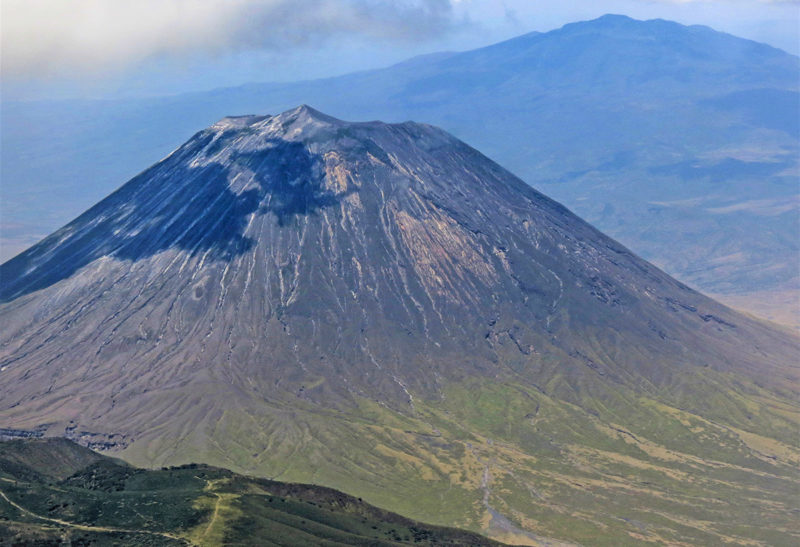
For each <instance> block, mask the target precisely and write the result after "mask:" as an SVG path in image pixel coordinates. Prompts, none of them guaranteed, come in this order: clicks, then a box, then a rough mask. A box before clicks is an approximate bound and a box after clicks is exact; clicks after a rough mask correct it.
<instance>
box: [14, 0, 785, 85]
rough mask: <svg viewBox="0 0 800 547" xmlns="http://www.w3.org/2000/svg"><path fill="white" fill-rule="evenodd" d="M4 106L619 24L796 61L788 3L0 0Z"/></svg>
mask: <svg viewBox="0 0 800 547" xmlns="http://www.w3.org/2000/svg"><path fill="white" fill-rule="evenodd" d="M0 6H2V13H0V25H2V28H0V31H1V33H0V34H1V36H2V50H1V51H2V60H1V61H2V62H1V63H0V71H1V74H0V75H1V76H2V95H3V98H4V99H10V98H39V97H44V98H46V97H66V96H77V97H82V96H86V97H89V96H119V95H140V94H157V93H178V92H182V91H191V90H201V89H209V88H214V87H221V86H230V85H237V84H241V83H245V82H252V81H276V80H297V79H303V78H313V77H321V76H329V75H334V74H340V73H344V72H349V71H352V70H359V69H365V68H373V67H379V66H384V65H387V64H390V63H393V62H397V61H400V60H403V59H405V58H408V57H410V56H413V55H417V54H421V53H426V52H431V51H441V50H464V49H471V48H474V47H480V46H483V45H486V44H489V43H492V42H496V41H499V40H503V39H506V38H510V37H513V36H515V35H518V34H522V33H525V32H529V31H532V30H538V31H547V30H551V29H553V28H557V27H559V26H561V25H563V24H565V23H568V22H572V21H578V20H586V19H593V18H595V17H598V16H600V15H603V14H605V13H621V14H625V15H629V16H631V17H634V18H637V19H651V18H658V17H660V18H664V19H672V20H676V21H679V22H681V23H685V24H705V25H709V26H711V27H714V28H716V29H718V30H723V31H726V32H730V33H732V34H736V35H738V36H743V37H746V38H751V39H754V40H758V41H762V42H767V43H769V44H772V45H774V46H776V47H780V48H782V49H785V50H787V51H790V52H791V53H794V54H798V53H800V38H799V37H798V36H799V28H800V1H799V0H611V1H602V0H555V1H550V0H547V1H545V0H69V1H66V0H0Z"/></svg>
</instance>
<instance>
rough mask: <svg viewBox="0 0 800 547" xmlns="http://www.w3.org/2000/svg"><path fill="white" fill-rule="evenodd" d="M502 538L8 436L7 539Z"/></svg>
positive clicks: (3, 498) (204, 471) (296, 488)
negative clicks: (138, 466) (136, 466)
mask: <svg viewBox="0 0 800 547" xmlns="http://www.w3.org/2000/svg"><path fill="white" fill-rule="evenodd" d="M63 543H66V544H71V545H89V544H92V545H221V544H226V545H231V544H233V545H259V546H270V545H330V546H334V545H375V546H378V545H403V544H413V545H476V546H477V545H498V544H497V543H495V542H493V541H491V540H489V539H486V538H484V537H482V536H480V535H477V534H473V533H470V532H463V531H460V530H455V529H448V528H438V527H433V526H428V525H425V524H421V523H419V522H415V521H412V520H409V519H406V518H403V517H401V516H399V515H397V514H394V513H390V512H388V511H384V510H382V509H378V508H376V507H373V506H371V505H368V504H366V503H364V502H363V501H361V500H360V499H356V498H353V497H351V496H348V495H346V494H342V493H341V492H337V491H336V490H331V489H329V488H322V487H317V486H311V485H302V484H288V483H279V482H274V481H270V480H265V479H255V478H251V477H244V476H241V475H237V474H235V473H232V472H230V471H227V470H224V469H218V468H214V467H209V466H205V465H197V464H190V465H185V466H181V467H171V468H163V469H160V470H145V469H138V468H135V467H131V466H128V465H126V464H124V463H122V462H119V461H117V460H114V459H111V458H107V457H104V456H101V455H99V454H96V453H94V452H92V451H91V450H89V449H86V448H83V447H81V446H78V445H76V444H74V443H72V442H70V441H67V440H64V439H43V440H17V441H7V442H2V443H0V545H56V544H63Z"/></svg>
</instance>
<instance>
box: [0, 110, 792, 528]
mask: <svg viewBox="0 0 800 547" xmlns="http://www.w3.org/2000/svg"><path fill="white" fill-rule="evenodd" d="M0 279H1V280H2V288H1V289H0V301H2V304H0V321H1V322H2V324H3V329H2V333H0V379H1V381H0V426H2V427H5V428H8V429H11V430H14V431H18V432H19V431H27V432H29V433H30V434H32V435H34V434H35V435H39V434H44V435H48V436H67V437H69V438H73V439H76V440H79V441H81V442H83V443H84V444H87V445H89V446H93V447H95V448H104V449H107V450H109V451H111V452H113V453H114V454H115V455H117V456H119V457H122V458H125V459H128V460H129V461H132V462H134V463H137V464H142V465H166V464H180V463H188V462H204V463H210V464H214V465H222V466H225V467H228V468H232V469H234V470H237V471H243V472H248V473H253V474H258V475H262V476H268V477H270V478H280V479H281V480H293V481H305V482H313V483H318V484H323V485H326V486H332V487H336V488H339V489H341V490H344V491H346V492H348V493H351V494H354V495H360V496H363V497H364V498H365V499H366V500H367V501H370V502H371V503H376V504H379V505H383V506H385V507H387V508H388V509H391V510H394V511H398V512H401V513H404V514H407V515H409V516H412V517H422V516H424V517H425V518H424V520H426V521H430V522H433V523H436V524H448V525H459V526H466V527H469V528H471V529H476V530H482V531H483V532H485V533H488V534H490V535H492V536H494V537H497V538H499V539H508V540H515V541H521V540H525V541H531V542H535V541H538V540H540V539H541V538H542V537H555V538H561V539H566V540H571V541H578V542H580V541H589V540H592V539H596V538H598V537H600V538H607V539H608V540H609V541H612V540H613V541H618V540H619V539H620V538H627V539H631V538H637V539H650V540H654V541H706V540H707V541H718V540H725V541H728V540H731V541H736V540H741V539H742V538H745V539H754V540H758V541H767V542H770V541H774V540H776V538H777V540H781V541H782V540H790V539H791V538H793V537H795V536H794V534H796V533H798V530H797V524H796V519H794V517H793V514H792V512H791V511H792V510H791V507H792V503H793V501H792V500H793V499H794V497H795V496H794V494H795V493H796V489H797V487H798V484H800V474H798V472H797V469H798V467H797V464H798V463H800V450H799V449H798V443H797V442H796V441H797V435H796V431H797V426H798V423H800V407H799V406H798V404H797V400H798V399H797V395H798V394H800V369H798V367H797V365H796V359H797V356H798V355H800V342H798V338H797V337H796V336H794V335H793V334H791V333H788V332H783V331H780V330H777V329H775V328H773V327H770V326H769V325H767V324H765V323H762V322H759V321H757V320H754V319H751V318H748V317H746V316H743V315H741V314H738V313H736V312H733V311H731V310H730V309H728V308H726V307H724V306H722V305H720V304H718V303H716V302H715V301H713V300H711V299H709V298H707V297H704V296H703V295H701V294H699V293H697V292H695V291H693V290H692V289H690V288H689V287H687V286H685V285H683V284H681V283H680V282H678V281H676V280H674V279H672V278H671V277H669V276H668V275H666V274H665V273H663V272H662V271H660V270H659V269H658V268H656V267H654V266H652V265H651V264H649V263H647V262H645V261H644V260H642V259H640V258H638V257H637V256H635V255H634V254H633V253H631V252H630V251H629V250H627V249H626V248H624V247H623V246H621V245H620V244H619V243H617V242H615V241H614V240H612V239H610V238H608V237H606V236H604V235H603V234H602V233H600V232H599V231H597V230H596V229H594V228H592V227H591V226H590V225H588V224H587V223H585V222H583V221H582V220H580V219H579V218H578V217H576V216H575V215H573V214H572V213H570V212H569V211H568V210H567V209H565V208H564V207H563V206H561V205H559V204H558V203H556V202H554V201H552V200H550V199H548V198H547V197H545V196H544V195H542V194H540V193H538V192H537V191H535V190H533V189H532V188H530V187H529V186H528V185H526V184H525V183H524V182H522V181H521V180H520V179H518V178H517V177H515V176H514V175H512V174H511V173H509V172H508V171H506V170H504V169H503V168H502V167H500V166H498V165H497V164H496V163H494V162H492V161H491V160H489V159H488V158H486V157H484V156H483V155H481V154H480V153H479V152H477V151H476V150H474V149H473V148H471V147H469V146H468V145H466V144H464V143H463V142H461V141H459V140H457V139H456V138H454V137H452V136H451V135H449V134H447V133H446V132H444V131H442V130H440V129H437V128H435V127H432V126H428V125H424V124H419V123H411V122H408V123H402V124H384V123H380V122H368V123H348V122H344V121H341V120H337V119H334V118H332V117H329V116H327V115H325V114H322V113H320V112H317V111H315V110H314V109H312V108H310V107H307V106H301V107H299V108H296V109H294V110H291V111H288V112H285V113H283V114H280V115H278V116H241V117H229V118H224V119H222V120H220V121H219V122H217V123H216V124H214V125H212V126H211V127H209V128H208V129H205V130H203V131H201V132H199V133H197V134H196V135H194V136H193V137H192V138H191V139H190V140H189V141H188V142H186V143H185V144H184V145H182V146H181V147H179V148H178V149H177V150H175V151H174V152H173V153H172V154H170V155H169V156H168V157H166V158H165V159H163V160H162V161H160V162H159V163H157V164H155V165H154V166H152V167H150V168H149V169H147V170H146V171H144V172H142V173H141V174H139V175H138V176H136V177H134V178H133V179H132V180H131V181H129V182H128V183H126V184H125V185H124V186H122V187H121V188H120V189H119V190H117V191H116V192H115V193H113V194H112V195H110V196H109V197H107V198H106V199H104V200H102V201H101V202H99V203H98V204H97V205H95V206H94V207H92V208H91V209H89V210H88V211H87V212H85V213H84V214H83V215H81V216H80V217H78V218H77V219H76V220H74V221H73V222H71V223H70V224H68V225H66V226H65V227H64V228H62V229H60V230H58V231H57V232H55V233H54V234H52V235H50V236H49V237H47V238H45V239H44V240H42V241H41V242H40V243H38V244H37V245H35V246H33V247H32V248H30V249H29V250H27V251H25V252H24V253H22V254H20V255H18V256H17V257H15V258H13V259H12V260H10V261H8V262H6V263H5V264H3V265H2V266H1V267H0Z"/></svg>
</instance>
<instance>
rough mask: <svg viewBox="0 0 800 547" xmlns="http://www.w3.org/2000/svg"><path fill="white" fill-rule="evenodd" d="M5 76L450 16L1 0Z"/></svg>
mask: <svg viewBox="0 0 800 547" xmlns="http://www.w3.org/2000/svg"><path fill="white" fill-rule="evenodd" d="M0 5H1V6H2V14H0V15H1V18H0V21H2V33H1V34H2V65H1V66H2V73H3V76H4V77H12V78H13V77H31V76H48V75H68V74H74V73H76V72H77V73H81V72H93V71H108V70H113V69H119V70H124V69H126V68H128V67H130V66H131V65H134V64H137V63H139V62H141V61H144V60H147V59H149V58H153V57H155V56H159V55H166V56H181V55H184V56H197V55H209V54H210V55H215V54H226V53H231V52H236V51H244V50H264V49H268V50H274V51H280V50H282V49H290V48H297V47H304V46H319V45H320V44H324V43H325V41H326V40H329V39H331V38H336V37H340V36H358V37H361V38H363V39H367V40H369V39H373V38H374V39H380V40H382V41H386V40H396V41H401V42H402V41H405V42H408V41H415V40H422V39H427V38H436V37H439V36H441V35H442V34H443V33H445V32H446V31H448V30H450V29H451V28H452V27H453V26H455V25H456V19H457V18H456V16H455V15H454V10H453V6H452V4H451V2H450V1H449V0H202V1H200V0H135V1H128V0H70V1H69V2H67V1H64V0H2V2H1V3H0Z"/></svg>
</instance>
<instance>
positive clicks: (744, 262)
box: [0, 15, 800, 327]
mask: <svg viewBox="0 0 800 547" xmlns="http://www.w3.org/2000/svg"><path fill="white" fill-rule="evenodd" d="M254 77H255V78H258V76H254ZM264 77H269V75H265V76H264ZM301 102H305V103H309V104H313V105H316V106H319V107H321V108H322V109H323V110H324V111H325V112H329V113H332V114H335V115H336V116H338V117H343V118H346V119H354V120H370V119H381V120H387V121H404V120H409V119H412V120H418V121H423V122H428V123H432V124H435V125H438V126H441V127H443V128H445V129H446V130H447V131H449V132H451V133H452V134H454V135H456V136H457V137H459V138H460V139H462V140H464V141H466V142H468V143H470V144H471V145H472V146H475V147H476V148H478V149H479V150H481V151H482V152H483V153H485V154H487V155H489V156H490V157H492V158H493V159H495V160H496V161H498V162H499V163H500V164H502V165H503V166H505V167H506V168H508V169H510V170H511V171H513V172H514V173H515V174H517V175H519V176H520V177H521V178H522V179H523V180H525V181H526V182H528V183H529V184H531V185H532V186H534V187H535V188H537V189H539V190H541V191H543V192H544V193H545V194H547V195H549V196H551V197H554V198H555V199H557V200H558V201H559V202H561V203H563V204H565V205H567V206H568V207H569V208H570V209H571V210H572V211H575V212H576V213H577V214H579V215H580V216H581V217H582V218H584V219H586V220H588V221H589V222H591V223H592V224H593V225H594V226H597V227H599V228H600V229H601V230H602V231H603V232H604V233H606V234H609V235H611V236H612V237H614V238H615V239H618V240H619V241H621V242H623V243H624V244H625V245H626V246H627V247H629V248H631V249H633V250H634V252H636V253H637V254H639V255H640V256H642V257H644V258H646V259H648V260H650V261H652V262H654V263H655V264H656V265H658V266H660V267H662V268H663V269H664V270H666V271H667V272H669V273H671V274H672V275H674V276H676V277H677V278H678V279H680V280H681V281H684V282H686V283H687V284H688V285H690V286H692V287H695V288H699V289H700V290H701V291H702V292H706V293H712V294H719V295H725V296H726V298H727V300H723V301H724V302H731V303H733V304H735V305H736V306H737V307H738V306H741V307H742V308H743V309H745V310H749V311H753V312H762V313H766V315H764V317H768V318H781V315H783V317H782V318H781V319H782V320H783V321H789V323H788V324H794V325H796V326H798V327H800V275H799V274H800V272H798V268H797V257H798V256H800V243H799V242H798V238H797V234H798V233H800V195H798V177H800V161H799V159H800V59H799V58H798V57H797V56H795V55H790V54H788V53H786V52H783V51H780V50H777V49H775V48H772V47H769V46H767V45H765V44H758V43H755V42H752V41H749V40H744V39H741V38H736V37H734V36H731V35H727V34H724V33H720V32H716V31H714V30H712V29H710V28H708V27H701V26H684V25H680V24H677V23H672V22H669V21H663V20H651V21H636V20H633V19H630V18H628V17H623V16H613V15H609V16H604V17H601V18H599V19H596V20H593V21H585V22H580V23H573V24H568V25H565V26H564V27H563V28H560V29H556V30H553V31H551V32H546V33H532V34H526V35H523V36H519V37H517V38H514V39H512V40H508V41H506V42H503V43H500V44H495V45H492V46H488V47H485V48H481V49H477V50H474V51H467V52H463V53H455V54H439V55H432V56H425V57H422V58H416V59H412V60H410V61H407V62H405V63H401V64H399V65H395V66H393V67H389V68H386V69H381V70H371V71H366V72H359V73H355V74H349V75H344V76H340V77H337V78H328V79H324V80H315V81H308V82H295V83H283V84H249V85H245V86H241V87H237V88H230V89H217V90H213V91H209V92H204V93H192V94H185V95H180V96H173V97H161V98H148V99H130V100H120V101H91V102H86V101H69V102H58V103H52V102H51V103H41V102H35V101H25V102H17V103H9V102H5V103H4V104H3V124H2V127H0V133H2V135H1V136H2V140H3V161H2V165H0V169H2V177H3V198H4V199H3V201H2V203H0V210H2V216H3V221H4V223H3V225H2V230H0V231H1V232H2V233H0V260H4V259H8V258H10V257H11V256H13V254H15V253H16V252H18V251H19V250H22V249H24V248H25V246H27V245H28V244H32V243H34V242H35V241H38V239H39V238H41V237H43V236H44V235H46V234H47V233H49V232H51V231H52V230H53V229H55V228H56V227H57V226H61V225H62V224H63V223H65V222H66V221H68V220H70V219H71V218H72V217H74V216H75V215H76V214H77V213H79V212H80V211H83V210H84V209H86V208H87V207H88V206H89V205H90V204H92V203H95V202H96V201H98V200H99V199H100V198H101V197H103V196H105V195H106V194H107V193H108V192H110V191H111V189H112V188H114V187H116V185H117V184H118V182H119V181H122V180H127V179H128V178H130V177H131V176H133V174H135V173H136V172H138V171H139V170H140V169H141V168H142V167H143V166H145V165H150V164H151V163H153V162H154V161H156V160H157V159H158V158H161V157H163V156H164V155H165V154H166V153H167V152H168V151H170V150H172V149H174V148H175V147H176V146H178V145H179V144H180V143H181V142H183V140H184V139H185V138H186V136H188V135H191V134H192V133H193V132H194V131H196V129H197V128H198V127H205V126H207V125H209V124H211V123H213V121H214V120H216V119H219V118H220V117H222V116H224V115H226V114H229V113H231V112H279V111H283V110H286V109H287V108H290V107H293V106H294V105H296V104H298V103H301ZM37 236H38V237H37ZM14 249H16V251H15V250H14ZM786 257H794V260H787V259H786ZM733 295H735V298H734V296H733ZM780 312H783V313H780Z"/></svg>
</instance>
